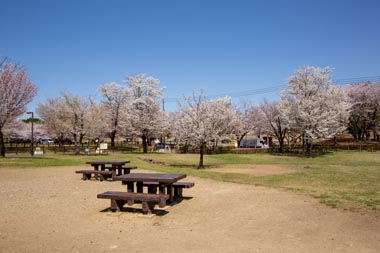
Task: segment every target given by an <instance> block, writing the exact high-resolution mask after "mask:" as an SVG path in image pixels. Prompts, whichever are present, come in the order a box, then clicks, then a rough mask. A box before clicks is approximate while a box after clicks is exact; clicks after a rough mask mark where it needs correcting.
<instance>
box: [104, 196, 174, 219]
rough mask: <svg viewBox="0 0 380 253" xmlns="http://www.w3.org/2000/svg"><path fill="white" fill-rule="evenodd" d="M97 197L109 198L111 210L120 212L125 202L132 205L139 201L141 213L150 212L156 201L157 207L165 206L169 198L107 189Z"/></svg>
mask: <svg viewBox="0 0 380 253" xmlns="http://www.w3.org/2000/svg"><path fill="white" fill-rule="evenodd" d="M98 198H99V199H110V200H111V210H112V211H113V212H116V211H117V212H120V211H121V210H122V209H123V206H124V204H125V203H128V205H133V204H134V202H135V201H141V203H142V212H143V214H152V212H153V210H154V206H155V204H156V203H158V206H159V207H165V205H166V200H168V199H169V195H165V194H150V193H133V192H116V191H107V192H104V193H101V194H98Z"/></svg>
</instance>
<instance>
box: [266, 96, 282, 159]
mask: <svg viewBox="0 0 380 253" xmlns="http://www.w3.org/2000/svg"><path fill="white" fill-rule="evenodd" d="M260 108H261V111H262V112H263V115H264V117H265V123H266V124H267V125H268V128H267V130H268V133H272V134H274V135H275V136H276V138H277V140H278V142H279V145H280V152H281V153H282V152H283V150H284V140H285V137H286V134H287V131H288V129H287V128H286V125H285V122H286V121H285V119H284V117H283V115H282V114H281V110H280V103H279V102H268V101H267V100H264V103H263V104H262V105H261V106H260Z"/></svg>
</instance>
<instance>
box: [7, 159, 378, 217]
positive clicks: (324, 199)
mask: <svg viewBox="0 0 380 253" xmlns="http://www.w3.org/2000/svg"><path fill="white" fill-rule="evenodd" d="M142 158H148V159H153V160H157V161H161V162H164V163H165V165H157V164H151V163H147V162H145V161H143V160H142ZM95 159H127V160H131V163H132V164H134V165H137V166H138V167H140V168H144V169H148V170H153V171H159V172H169V173H186V174H188V175H190V176H195V177H200V178H209V179H213V180H219V181H226V182H235V183H243V184H255V185H261V186H266V187H275V188H284V189H288V190H291V191H295V192H301V193H304V194H308V195H311V196H313V197H315V198H317V199H319V201H320V202H321V203H323V204H326V205H328V206H331V207H333V208H340V209H346V210H352V211H358V210H361V211H363V210H364V211H367V210H372V211H375V212H379V211H380V154H379V152H335V153H328V154H325V155H322V156H319V157H315V158H305V157H291V156H278V155H271V154H265V153H261V154H221V155H210V156H205V165H206V169H197V168H196V166H197V164H198V159H199V156H198V155H194V154H155V153H149V154H142V153H134V154H121V153H114V154H110V155H106V156H73V155H56V156H44V157H33V158H31V157H16V156H9V157H6V158H0V168H32V167H53V166H70V165H83V166H87V165H85V162H86V161H89V160H95ZM252 164H254V165H276V166H277V167H280V168H286V169H293V170H294V171H296V172H295V173H288V174H276V175H268V176H255V175H251V174H250V175H247V174H238V173H217V172H212V171H210V170H209V168H223V167H224V168H229V167H230V168H231V167H233V168H244V169H250V167H252V166H251V165H252Z"/></svg>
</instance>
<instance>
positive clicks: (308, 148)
mask: <svg viewBox="0 0 380 253" xmlns="http://www.w3.org/2000/svg"><path fill="white" fill-rule="evenodd" d="M305 145H306V151H305V155H306V156H307V157H310V155H311V147H312V143H311V141H309V140H306V143H305Z"/></svg>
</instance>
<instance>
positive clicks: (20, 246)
mask: <svg viewBox="0 0 380 253" xmlns="http://www.w3.org/2000/svg"><path fill="white" fill-rule="evenodd" d="M82 167H83V166H82ZM82 167H81V168H82ZM76 169H79V168H78V167H54V168H41V169H0V203H1V209H0V252H149V251H156V252H183V251H186V252H379V251H380V218H379V217H376V215H374V214H358V213H350V212H344V211H340V210H335V209H332V208H329V207H326V206H323V205H321V204H319V203H318V202H317V200H315V199H312V198H310V197H307V196H303V195H300V194H296V193H291V192H287V191H282V190H276V189H269V188H263V187H255V186H251V185H240V184H232V183H223V182H216V181H212V180H205V179H198V178H191V177H189V178H187V180H188V181H194V182H195V184H196V186H195V187H194V188H192V189H185V190H184V195H185V196H189V197H191V198H186V199H184V200H183V201H182V202H180V203H177V204H174V205H172V206H169V207H166V208H165V209H164V210H158V211H157V213H156V214H155V215H152V216H143V215H142V214H141V213H140V209H138V208H139V205H135V206H134V207H135V208H137V211H135V212H126V211H123V212H121V213H111V212H107V211H103V210H105V209H107V207H109V200H105V199H97V198H96V194H97V193H101V192H104V191H107V190H125V186H122V185H121V183H120V182H100V181H82V180H80V177H81V176H80V175H79V174H75V173H74V171H75V170H76ZM134 172H135V171H134ZM136 172H137V171H136Z"/></svg>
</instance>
